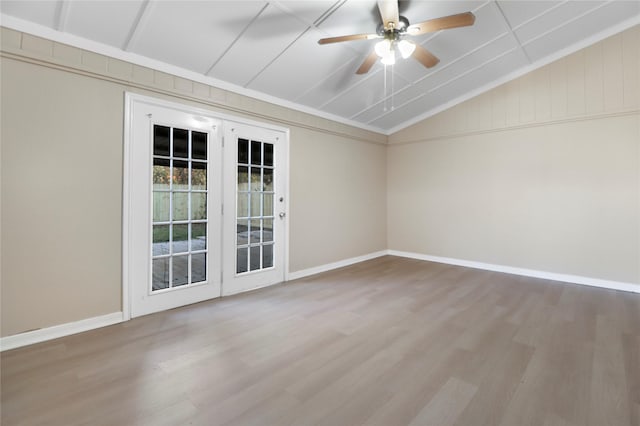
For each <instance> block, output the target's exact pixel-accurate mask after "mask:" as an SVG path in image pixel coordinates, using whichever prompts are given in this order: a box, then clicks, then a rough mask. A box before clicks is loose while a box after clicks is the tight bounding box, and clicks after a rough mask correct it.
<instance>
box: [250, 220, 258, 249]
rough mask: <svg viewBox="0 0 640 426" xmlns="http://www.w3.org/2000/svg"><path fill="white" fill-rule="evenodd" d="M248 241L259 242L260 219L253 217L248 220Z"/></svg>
mask: <svg viewBox="0 0 640 426" xmlns="http://www.w3.org/2000/svg"><path fill="white" fill-rule="evenodd" d="M249 223H250V225H249V227H250V229H249V243H251V244H254V243H259V242H260V219H253V220H250V221H249Z"/></svg>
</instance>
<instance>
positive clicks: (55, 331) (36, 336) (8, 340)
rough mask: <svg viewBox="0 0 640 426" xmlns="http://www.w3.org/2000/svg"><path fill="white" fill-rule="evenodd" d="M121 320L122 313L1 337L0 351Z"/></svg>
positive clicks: (104, 325)
mask: <svg viewBox="0 0 640 426" xmlns="http://www.w3.org/2000/svg"><path fill="white" fill-rule="evenodd" d="M122 320H123V317H122V312H113V313H111V314H106V315H101V316H99V317H93V318H87V319H83V320H80V321H74V322H68V323H66V324H60V325H55V326H53V327H47V328H41V329H39V330H33V331H27V332H24V333H20V334H16V335H13V336H7V337H2V338H0V351H7V350H9V349H15V348H19V347H21V346H27V345H32V344H34V343H39V342H44V341H45V340H51V339H57V338H58V337H64V336H69V335H71V334H76V333H81V332H83V331H88V330H93V329H96V328H100V327H106V326H108V325H112V324H117V323H119V322H122Z"/></svg>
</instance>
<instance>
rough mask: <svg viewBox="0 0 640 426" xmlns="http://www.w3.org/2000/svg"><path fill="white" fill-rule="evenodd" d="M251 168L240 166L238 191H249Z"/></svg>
mask: <svg viewBox="0 0 640 426" xmlns="http://www.w3.org/2000/svg"><path fill="white" fill-rule="evenodd" d="M248 183H249V168H248V167H247V166H238V191H248V190H249V187H248Z"/></svg>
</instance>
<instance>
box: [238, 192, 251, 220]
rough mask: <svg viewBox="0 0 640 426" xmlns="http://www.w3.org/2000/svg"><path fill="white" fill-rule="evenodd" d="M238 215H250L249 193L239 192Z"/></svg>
mask: <svg viewBox="0 0 640 426" xmlns="http://www.w3.org/2000/svg"><path fill="white" fill-rule="evenodd" d="M237 216H238V217H249V194H247V193H243V192H241V193H239V194H238V215H237Z"/></svg>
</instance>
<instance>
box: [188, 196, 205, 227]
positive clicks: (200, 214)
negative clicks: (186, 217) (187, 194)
mask: <svg viewBox="0 0 640 426" xmlns="http://www.w3.org/2000/svg"><path fill="white" fill-rule="evenodd" d="M206 218H207V193H206V192H192V193H191V219H192V220H202V219H206Z"/></svg>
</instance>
